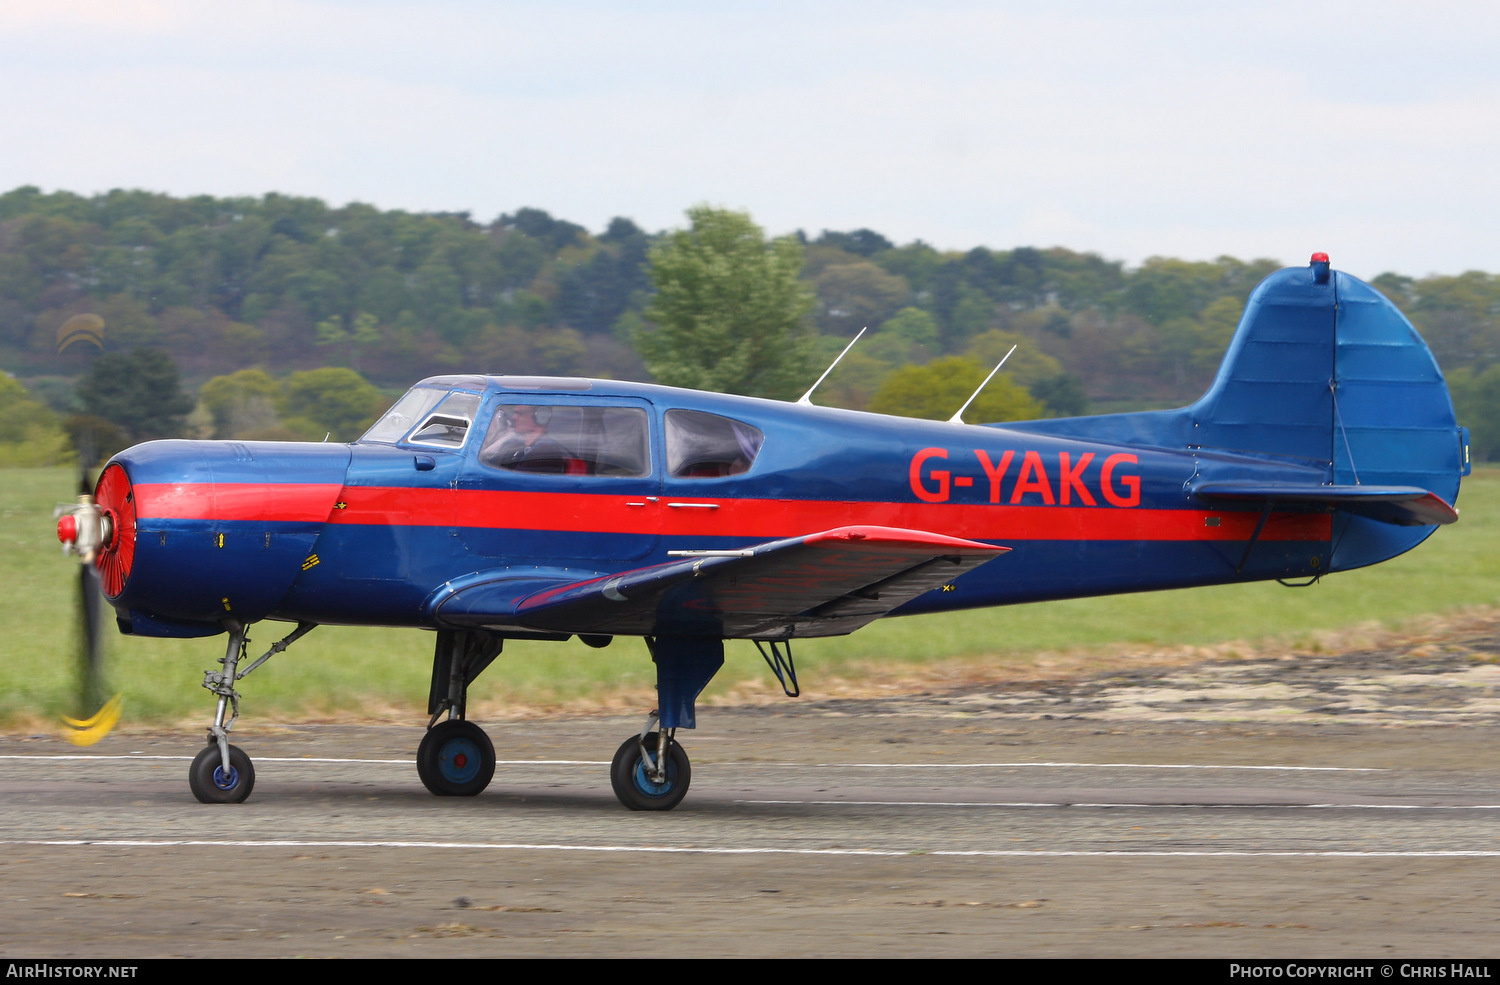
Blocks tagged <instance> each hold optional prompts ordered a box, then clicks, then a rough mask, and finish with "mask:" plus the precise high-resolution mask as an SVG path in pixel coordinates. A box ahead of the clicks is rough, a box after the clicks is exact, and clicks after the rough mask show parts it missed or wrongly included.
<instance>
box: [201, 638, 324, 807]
mask: <svg viewBox="0 0 1500 985" xmlns="http://www.w3.org/2000/svg"><path fill="white" fill-rule="evenodd" d="M315 626H317V623H311V622H301V623H298V624H297V628H296V629H294V630H292V632H290V633H288V634H287V635H286V636H285V637H284V638H283V639H281V640H278V641H277V642H275V643H273V644H271V648H270V649H269V650H267V651H266V652H265V653H263V654H261V655H260V657H259V658H257V659H256V661H255V662H254V663H253V664H251V665H250V666H248V667H246V668H245V669H244V670H240V669H239V665H240V661H242V660H244V659H245V656H246V648H247V647H248V646H249V644H250V637H249V636H248V635H246V632H247V630H248V628H249V627H247V626H245V625H244V624H243V623H239V622H233V621H231V622H227V623H225V628H226V629H228V630H229V643H228V645H227V646H226V647H225V649H224V656H222V657H220V658H219V663H221V664H223V666H224V669H223V670H222V671H214V670H209V671H204V674H203V686H204V687H205V688H207V689H208V690H210V691H212V692H213V693H214V695H215V696H216V697H217V698H218V699H219V700H218V704H217V706H216V707H215V709H214V723H213V725H211V726H209V729H208V745H206V746H204V747H203V751H202V752H200V753H198V755H196V756H194V757H193V765H192V766H190V767H189V768H188V786H189V787H190V788H191V789H192V791H193V796H194V797H197V798H198V799H199V800H200V801H202V802H203V803H205V804H238V803H242V802H243V801H244V800H245V798H246V797H249V796H250V791H251V790H254V789H255V767H254V765H253V764H251V762H250V757H249V756H247V755H245V751H244V750H243V749H241V748H240V747H239V746H232V745H230V744H229V730H230V729H232V728H234V723H235V722H237V721H239V717H240V692H239V691H237V690H236V689H235V686H234V685H235V684H236V683H237V682H238V681H241V680H243V679H244V678H246V677H248V676H250V672H251V671H253V670H255V668H257V667H259V666H260V665H261V664H263V663H265V662H266V661H267V660H270V659H271V657H272V656H274V655H275V654H278V653H280V652H281V651H283V650H285V649H286V648H287V647H289V646H291V645H292V644H293V643H295V642H296V641H297V640H299V639H301V638H302V637H303V636H305V635H306V634H307V633H309V632H311V631H312V630H313V628H314V627H315Z"/></svg>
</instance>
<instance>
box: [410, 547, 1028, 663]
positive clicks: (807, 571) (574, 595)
mask: <svg viewBox="0 0 1500 985" xmlns="http://www.w3.org/2000/svg"><path fill="white" fill-rule="evenodd" d="M1008 550H1010V548H1008V547H995V546H993V545H990V544H983V543H979V542H978V541H972V540H962V539H960V538H957V537H947V536H943V535H941V534H934V533H928V532H926V531H921V530H903V529H899V528H895V527H873V526H849V527H838V528H836V529H833V530H825V531H822V532H820V533H815V534H807V535H805V536H802V537H789V538H786V539H784V540H773V541H767V542H766V543H763V544H757V545H755V546H754V547H747V548H743V549H737V550H725V551H717V550H714V551H680V552H673V553H676V554H678V555H679V559H678V560H673V561H668V562H665V563H663V564H657V565H652V566H650V567H646V568H637V569H635V570H633V571H624V572H620V573H618V574H613V575H607V576H602V577H597V578H590V579H587V580H584V581H577V582H571V583H566V584H560V585H554V586H551V587H547V588H542V589H540V590H532V591H530V592H529V593H527V592H526V589H537V586H536V585H535V583H532V584H530V585H523V584H521V583H518V582H517V581H515V580H511V579H508V578H507V579H502V578H500V577H497V578H496V579H495V580H493V581H481V582H477V583H470V584H469V585H467V586H465V587H463V588H462V589H460V590H458V591H455V592H453V593H451V594H449V595H448V596H447V597H445V598H443V599H441V600H439V601H438V603H437V605H436V615H437V616H438V618H439V619H440V620H441V621H442V622H444V623H446V624H448V625H452V626H455V627H469V628H478V627H487V628H493V629H501V630H503V629H506V628H511V627H514V628H518V629H521V630H529V631H533V632H564V633H587V634H599V635H620V636H641V635H649V634H663V635H664V634H674V635H687V636H698V635H702V636H719V637H725V638H739V639H745V638H749V639H785V638H789V637H792V636H838V635H842V634H844V633H850V632H853V631H854V630H856V629H858V628H859V627H861V626H863V625H865V624H866V623H869V622H871V621H873V620H875V619H878V618H880V617H881V616H883V615H885V614H886V613H888V612H890V611H891V610H892V609H894V608H896V607H897V606H899V605H901V604H902V603H904V602H907V601H909V600H911V599H914V598H916V597H917V596H918V595H921V594H922V593H924V592H928V591H931V590H932V589H935V588H940V587H941V586H943V585H946V584H948V583H950V582H952V581H953V579H955V578H957V577H958V576H959V575H961V574H963V573H964V572H966V571H968V570H970V569H971V568H975V567H978V566H979V565H981V564H983V563H985V562H986V561H989V560H991V559H992V558H995V557H997V556H999V555H1000V554H1003V553H1005V552H1006V551H1008Z"/></svg>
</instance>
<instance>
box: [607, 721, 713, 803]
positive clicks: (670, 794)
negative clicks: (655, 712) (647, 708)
mask: <svg viewBox="0 0 1500 985" xmlns="http://www.w3.org/2000/svg"><path fill="white" fill-rule="evenodd" d="M663 742H665V743H666V753H665V754H664V755H661V754H658V752H657V750H658V749H660V748H661V744H662V743H663ZM692 778H693V767H692V764H690V763H689V762H688V755H687V753H686V752H684V751H683V749H682V746H681V745H680V744H678V742H677V740H676V739H674V738H673V737H672V735H671V733H670V732H669V731H667V732H647V733H646V734H644V735H632V736H631V737H630V738H628V739H626V740H625V742H624V744H622V745H621V746H620V750H619V751H618V752H616V753H615V758H614V762H612V763H611V764H610V767H609V782H610V785H611V786H612V787H614V788H615V796H616V797H618V798H619V799H620V803H622V804H624V805H625V806H626V807H628V808H630V809H631V810H633V811H669V810H671V809H672V808H674V807H676V806H677V805H678V804H680V803H682V798H683V797H685V796H687V791H688V782H689V781H690V780H692Z"/></svg>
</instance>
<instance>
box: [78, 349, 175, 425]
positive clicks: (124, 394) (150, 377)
mask: <svg viewBox="0 0 1500 985" xmlns="http://www.w3.org/2000/svg"><path fill="white" fill-rule="evenodd" d="M78 395H79V399H80V400H81V401H82V402H83V409H84V412H85V413H87V414H89V415H91V416H93V417H101V418H103V419H104V420H106V421H110V422H111V423H113V424H114V425H115V426H116V427H118V428H119V429H120V430H121V431H123V432H124V433H125V436H126V437H127V438H128V439H129V440H131V441H147V440H149V439H151V438H167V437H171V436H173V435H175V434H177V433H178V432H179V431H181V429H182V425H183V418H185V417H186V416H187V413H188V411H190V410H192V409H193V398H192V397H189V396H188V395H187V394H185V393H183V392H182V385H181V382H180V381H179V379H178V376H177V364H176V363H174V362H173V361H172V357H171V356H169V355H167V354H166V353H165V352H162V351H161V350H159V349H135V350H133V351H131V352H130V353H128V354H127V353H123V352H106V353H105V354H104V355H102V356H100V357H99V358H97V359H95V360H94V365H93V366H91V367H90V368H89V372H88V375H87V376H85V377H84V379H83V382H82V383H81V384H79V387H78Z"/></svg>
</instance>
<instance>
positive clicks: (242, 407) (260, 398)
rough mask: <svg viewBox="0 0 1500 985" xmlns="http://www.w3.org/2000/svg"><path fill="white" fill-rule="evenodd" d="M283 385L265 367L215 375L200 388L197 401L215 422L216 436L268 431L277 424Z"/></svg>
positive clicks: (238, 435) (238, 436)
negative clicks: (277, 409)
mask: <svg viewBox="0 0 1500 985" xmlns="http://www.w3.org/2000/svg"><path fill="white" fill-rule="evenodd" d="M280 396H281V387H280V386H278V385H277V383H276V381H275V380H273V379H271V377H270V375H269V374H267V373H266V371H265V370H263V369H242V370H240V371H239V372H237V373H230V374H229V375H228V376H215V377H214V378H213V379H211V380H209V381H208V382H207V383H205V384H203V389H201V390H199V391H198V401H199V403H201V404H202V405H203V409H204V410H206V411H208V413H209V416H210V417H212V418H213V422H214V437H215V438H240V437H246V436H254V435H256V434H258V433H268V432H270V431H271V429H273V428H274V427H276V401H277V399H278V398H279V397H280Z"/></svg>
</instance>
